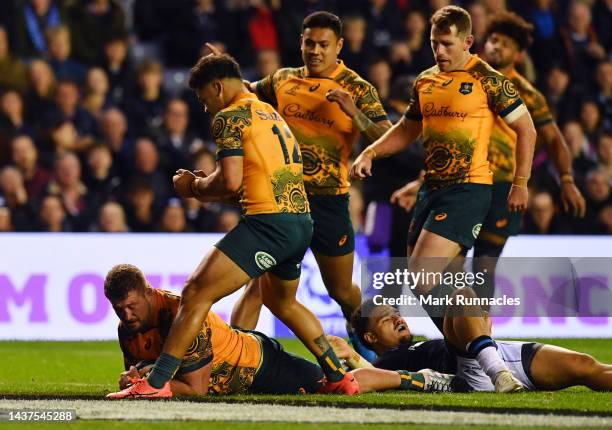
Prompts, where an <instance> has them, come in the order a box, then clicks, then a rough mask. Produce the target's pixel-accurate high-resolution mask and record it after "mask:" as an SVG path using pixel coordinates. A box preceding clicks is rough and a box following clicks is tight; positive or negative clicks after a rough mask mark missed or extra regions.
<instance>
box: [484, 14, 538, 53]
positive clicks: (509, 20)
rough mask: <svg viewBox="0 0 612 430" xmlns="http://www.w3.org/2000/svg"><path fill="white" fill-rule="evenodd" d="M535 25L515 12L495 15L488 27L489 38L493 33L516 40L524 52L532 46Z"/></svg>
mask: <svg viewBox="0 0 612 430" xmlns="http://www.w3.org/2000/svg"><path fill="white" fill-rule="evenodd" d="M532 31H533V25H531V24H529V23H528V22H527V21H525V20H524V19H523V18H521V17H520V16H518V15H517V14H515V13H513V12H502V13H500V14H497V15H494V16H493V17H492V18H491V20H490V21H489V25H488V26H487V37H489V36H491V35H492V34H493V33H499V34H503V35H504V36H508V37H509V38H510V39H512V40H514V41H515V42H516V44H517V45H518V47H519V49H520V50H521V51H522V50H523V49H525V48H528V47H529V45H530V44H531V33H532Z"/></svg>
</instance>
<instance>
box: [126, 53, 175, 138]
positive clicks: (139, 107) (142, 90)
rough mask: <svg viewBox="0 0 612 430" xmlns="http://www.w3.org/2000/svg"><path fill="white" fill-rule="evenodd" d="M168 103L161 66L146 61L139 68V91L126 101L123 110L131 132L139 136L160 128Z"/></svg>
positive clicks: (154, 62)
mask: <svg viewBox="0 0 612 430" xmlns="http://www.w3.org/2000/svg"><path fill="white" fill-rule="evenodd" d="M167 102H168V95H167V93H166V91H165V90H164V88H163V87H162V66H161V64H160V63H158V62H156V61H150V60H145V61H144V62H143V63H142V64H141V65H140V66H139V68H138V91H137V93H136V94H134V95H132V96H131V97H129V98H128V99H127V100H126V102H125V104H124V109H123V110H124V112H125V114H126V116H127V120H128V124H129V129H130V130H131V132H132V133H133V134H135V135H138V134H142V133H146V132H148V131H149V130H150V129H154V128H156V127H159V126H160V125H161V123H162V118H163V112H164V108H165V106H166V104H167Z"/></svg>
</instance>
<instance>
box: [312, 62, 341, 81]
mask: <svg viewBox="0 0 612 430" xmlns="http://www.w3.org/2000/svg"><path fill="white" fill-rule="evenodd" d="M345 68H346V66H345V65H344V61H342V60H338V63H337V64H336V68H335V69H334V71H333V72H331V73H330V74H329V76H324V77H319V76H310V74H309V73H308V67H306V66H304V77H305V78H313V79H331V80H334V79H336V76H338V75H339V74H340V72H341V71H343V70H344V69H345Z"/></svg>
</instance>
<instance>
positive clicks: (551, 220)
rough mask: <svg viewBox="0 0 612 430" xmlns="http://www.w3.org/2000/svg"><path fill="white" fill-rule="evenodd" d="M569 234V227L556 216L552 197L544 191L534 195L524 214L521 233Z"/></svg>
mask: <svg viewBox="0 0 612 430" xmlns="http://www.w3.org/2000/svg"><path fill="white" fill-rule="evenodd" d="M569 232H570V229H569V226H567V225H566V224H565V223H564V222H563V220H562V219H561V217H559V216H558V214H557V211H556V208H555V204H554V201H553V198H552V196H551V195H550V194H549V193H548V192H546V191H542V192H538V193H536V194H535V195H534V196H533V198H532V199H531V205H530V207H529V209H528V211H527V213H526V214H525V219H524V224H523V233H525V234H565V233H569Z"/></svg>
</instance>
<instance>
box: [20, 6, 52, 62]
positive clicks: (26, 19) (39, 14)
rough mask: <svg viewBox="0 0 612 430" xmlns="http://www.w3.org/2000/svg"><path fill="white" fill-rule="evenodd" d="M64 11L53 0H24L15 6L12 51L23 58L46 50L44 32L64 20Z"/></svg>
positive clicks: (39, 54) (31, 56)
mask: <svg viewBox="0 0 612 430" xmlns="http://www.w3.org/2000/svg"><path fill="white" fill-rule="evenodd" d="M63 15H64V13H63V10H62V9H61V8H60V6H59V4H58V3H57V2H55V1H53V0H25V1H23V2H21V4H20V5H19V6H17V8H16V11H15V13H14V15H13V17H12V18H13V21H12V25H11V26H10V27H11V39H12V40H11V43H12V45H13V51H14V52H15V53H16V54H17V55H19V56H20V57H24V58H33V57H43V56H45V55H46V54H47V52H48V47H47V41H46V39H45V33H46V32H47V30H48V29H50V28H54V27H57V26H59V25H61V24H62V22H64V17H63Z"/></svg>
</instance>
